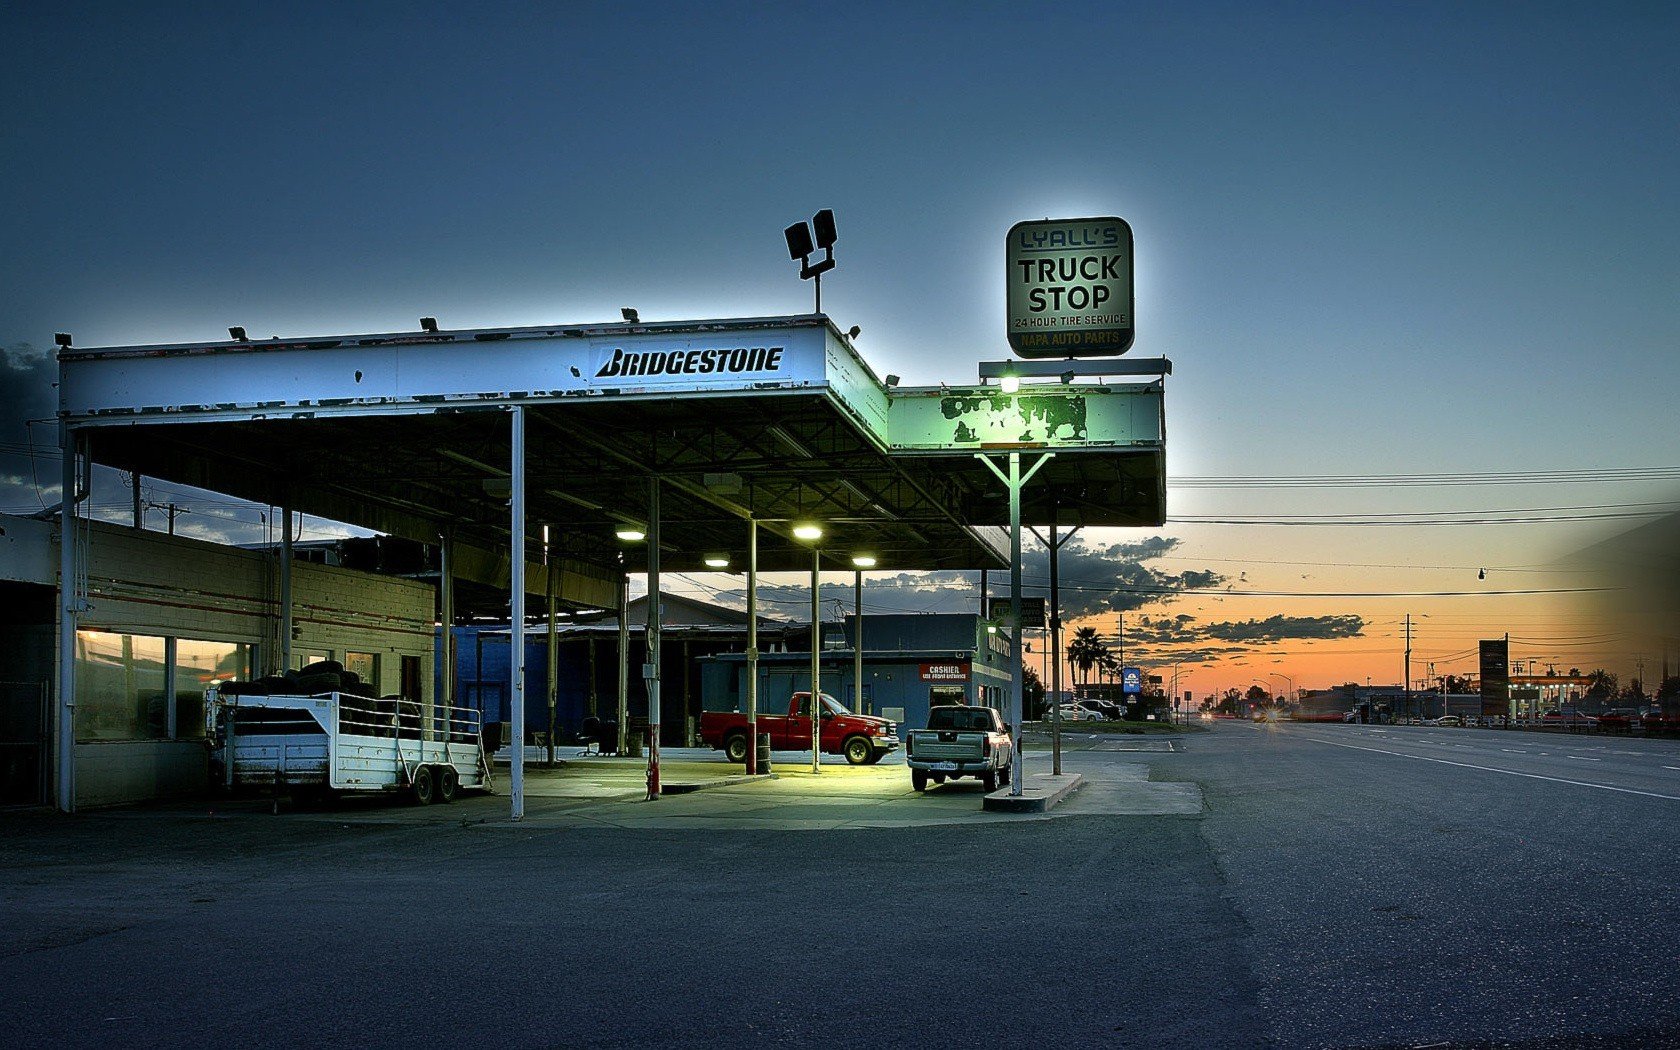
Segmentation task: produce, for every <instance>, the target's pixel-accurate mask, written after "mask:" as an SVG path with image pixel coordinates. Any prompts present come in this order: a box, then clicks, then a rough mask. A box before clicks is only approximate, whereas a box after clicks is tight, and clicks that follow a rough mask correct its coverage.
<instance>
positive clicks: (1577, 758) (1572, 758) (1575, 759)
mask: <svg viewBox="0 0 1680 1050" xmlns="http://www.w3.org/2000/svg"><path fill="white" fill-rule="evenodd" d="M1563 757H1564V758H1567V759H1569V761H1571V762H1602V761H1604V759H1602V758H1582V757H1581V756H1580V755H1564V756H1563Z"/></svg>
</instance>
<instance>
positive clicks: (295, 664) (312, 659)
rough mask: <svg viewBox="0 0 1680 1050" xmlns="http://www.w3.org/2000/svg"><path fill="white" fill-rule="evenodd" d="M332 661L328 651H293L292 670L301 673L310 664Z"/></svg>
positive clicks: (330, 652)
mask: <svg viewBox="0 0 1680 1050" xmlns="http://www.w3.org/2000/svg"><path fill="white" fill-rule="evenodd" d="M331 659H332V650H330V649H293V650H292V670H294V671H301V670H303V669H304V668H305V667H308V666H309V665H310V664H318V663H320V662H322V661H323V660H331Z"/></svg>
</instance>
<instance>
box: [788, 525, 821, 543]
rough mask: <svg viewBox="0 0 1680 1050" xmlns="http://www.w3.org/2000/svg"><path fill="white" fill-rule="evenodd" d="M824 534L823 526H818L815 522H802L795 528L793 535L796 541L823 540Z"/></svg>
mask: <svg viewBox="0 0 1680 1050" xmlns="http://www.w3.org/2000/svg"><path fill="white" fill-rule="evenodd" d="M822 534H823V530H822V526H821V525H818V524H816V523H815V522H810V521H806V522H801V523H800V524H798V525H795V526H794V527H793V535H794V537H795V538H796V539H801V540H820V539H822Z"/></svg>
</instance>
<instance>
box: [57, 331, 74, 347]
mask: <svg viewBox="0 0 1680 1050" xmlns="http://www.w3.org/2000/svg"><path fill="white" fill-rule="evenodd" d="M53 342H55V343H57V344H58V345H59V346H62V347H64V348H65V349H69V348H70V333H69V332H56V333H54V335H53Z"/></svg>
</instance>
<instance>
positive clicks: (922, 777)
mask: <svg viewBox="0 0 1680 1050" xmlns="http://www.w3.org/2000/svg"><path fill="white" fill-rule="evenodd" d="M910 786H911V787H913V788H915V789H916V790H917V791H926V790H927V770H925V769H912V770H911V771H910Z"/></svg>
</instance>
